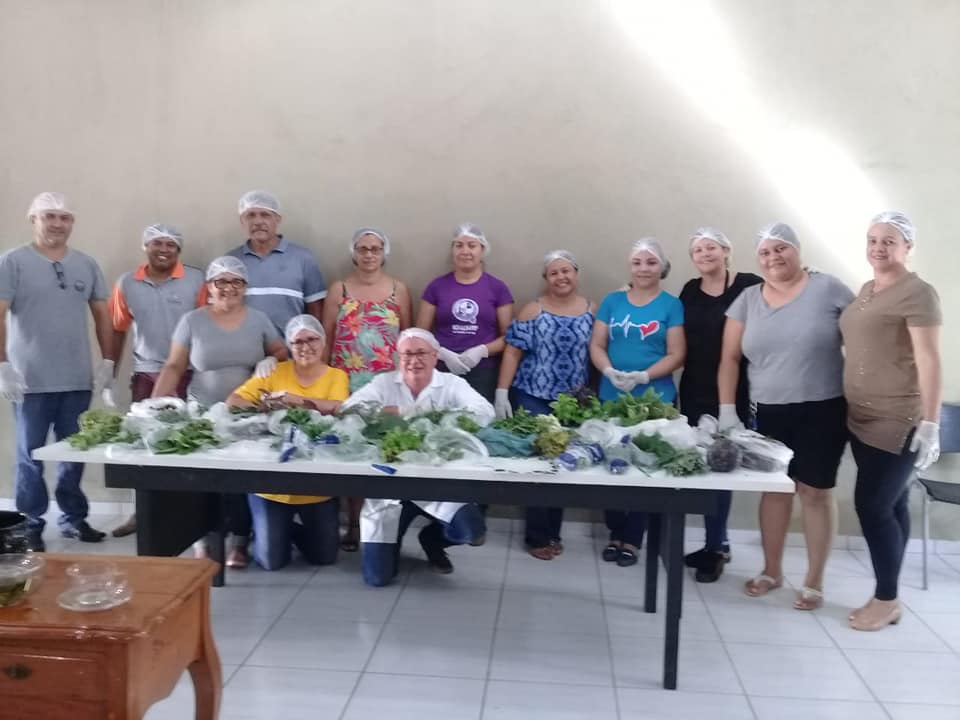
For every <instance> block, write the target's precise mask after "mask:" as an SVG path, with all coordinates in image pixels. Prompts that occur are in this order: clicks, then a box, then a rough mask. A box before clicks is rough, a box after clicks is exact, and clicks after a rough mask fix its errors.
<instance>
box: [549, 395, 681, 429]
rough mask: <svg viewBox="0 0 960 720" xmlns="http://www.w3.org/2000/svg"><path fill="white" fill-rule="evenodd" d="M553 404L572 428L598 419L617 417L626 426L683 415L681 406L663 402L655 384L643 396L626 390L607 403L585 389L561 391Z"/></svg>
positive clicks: (561, 417)
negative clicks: (677, 407)
mask: <svg viewBox="0 0 960 720" xmlns="http://www.w3.org/2000/svg"><path fill="white" fill-rule="evenodd" d="M550 407H551V409H552V410H553V414H554V415H555V416H556V417H557V419H558V420H559V421H560V423H561V424H562V425H566V426H568V427H576V426H578V425H582V424H583V423H584V422H586V421H587V420H592V419H594V418H597V419H601V420H611V419H617V420H620V422H621V423H622V424H623V425H636V424H638V423H642V422H643V421H644V420H656V419H658V418H666V419H668V420H672V419H673V418H676V417H679V416H680V413H679V412H678V411H677V409H676V408H675V407H674V406H673V405H670V404H668V403H665V402H663V401H662V400H661V399H660V395H658V394H657V391H656V390H654V389H653V388H652V387H651V388H647V390H646V392H644V393H643V395H641V396H640V397H634V396H633V395H630V394H628V393H624V394H621V395H620V396H619V397H618V398H617V399H616V400H607V401H606V402H604V403H601V402H600V401H599V400H598V399H597V396H596V395H594V394H593V393H591V392H589V391H586V390H583V389H581V390H578V391H577V392H576V393H575V394H569V393H560V395H558V396H557V399H556V400H554V401H553V402H552V403H550Z"/></svg>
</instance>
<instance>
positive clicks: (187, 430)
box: [153, 420, 220, 455]
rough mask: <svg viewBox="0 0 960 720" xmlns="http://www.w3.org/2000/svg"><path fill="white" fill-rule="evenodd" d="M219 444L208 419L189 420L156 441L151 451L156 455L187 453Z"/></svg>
mask: <svg viewBox="0 0 960 720" xmlns="http://www.w3.org/2000/svg"><path fill="white" fill-rule="evenodd" d="M219 444H220V441H219V440H218V439H217V436H216V435H215V434H214V432H213V424H212V423H211V422H210V421H209V420H191V421H190V422H188V423H184V424H183V425H182V426H180V427H178V428H176V429H175V430H174V431H173V432H172V433H170V434H169V435H168V436H167V437H165V438H163V439H162V440H159V441H157V443H156V444H155V445H154V446H153V452H155V453H156V454H157V455H188V454H190V453H192V452H195V451H197V450H199V449H200V448H202V447H204V446H211V447H216V446H217V445H219Z"/></svg>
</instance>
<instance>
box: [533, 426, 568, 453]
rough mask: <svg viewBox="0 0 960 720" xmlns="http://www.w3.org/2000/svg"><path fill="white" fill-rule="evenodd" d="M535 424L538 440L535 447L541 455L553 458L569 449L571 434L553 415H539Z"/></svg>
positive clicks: (534, 443)
mask: <svg viewBox="0 0 960 720" xmlns="http://www.w3.org/2000/svg"><path fill="white" fill-rule="evenodd" d="M534 423H535V425H536V427H537V439H536V440H534V441H533V446H534V447H535V448H536V449H537V451H538V452H539V453H540V454H541V455H544V456H546V457H550V458H553V457H556V456H557V455H559V454H560V453H562V452H563V451H564V450H566V449H567V445H568V444H569V443H570V432H569V431H568V430H564V429H563V427H561V425H560V421H559V420H557V418H555V417H554V416H553V415H537V416H535V417H534Z"/></svg>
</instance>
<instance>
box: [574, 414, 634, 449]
mask: <svg viewBox="0 0 960 720" xmlns="http://www.w3.org/2000/svg"><path fill="white" fill-rule="evenodd" d="M625 434H626V432H625V428H623V427H621V426H620V425H618V424H616V423H614V422H611V421H609V420H599V419H597V418H592V419H590V420H585V421H584V422H583V423H582V424H581V425H580V427H578V428H577V437H578V438H580V439H581V440H584V441H586V442H594V443H597V444H599V445H600V446H601V447H610V446H612V445H616V444H618V443H619V442H620V439H621V438H622V437H623V436H624V435H625Z"/></svg>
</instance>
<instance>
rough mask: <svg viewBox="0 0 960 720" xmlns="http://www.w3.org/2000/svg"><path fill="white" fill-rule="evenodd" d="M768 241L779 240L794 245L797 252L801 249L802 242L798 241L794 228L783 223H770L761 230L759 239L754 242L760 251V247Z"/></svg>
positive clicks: (758, 235)
mask: <svg viewBox="0 0 960 720" xmlns="http://www.w3.org/2000/svg"><path fill="white" fill-rule="evenodd" d="M767 240H779V241H780V242H785V243H786V244H787V245H793V247H795V248H796V249H797V250H799V249H800V241H799V240H797V234H796V233H795V232H794V231H793V228H792V227H790V226H789V225H787V224H786V223H782V222H775V223H769V224H768V225H764V226H763V227H762V228H760V231H759V232H758V233H757V237H756V239H755V240H754V247H755V248H756V249H757V250H759V249H760V245H761V244H763V243H764V242H765V241H767Z"/></svg>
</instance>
